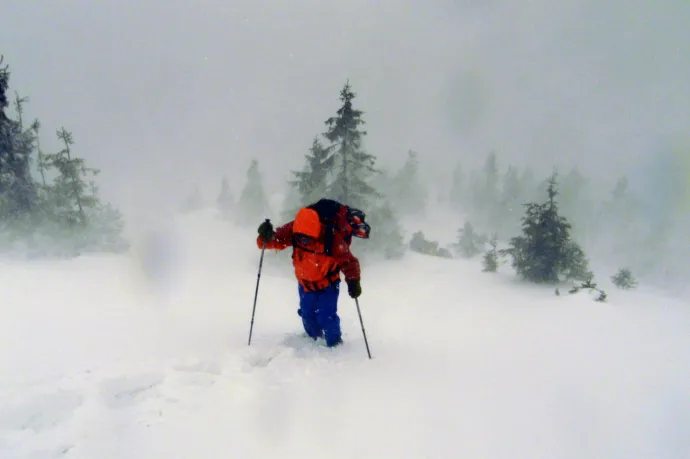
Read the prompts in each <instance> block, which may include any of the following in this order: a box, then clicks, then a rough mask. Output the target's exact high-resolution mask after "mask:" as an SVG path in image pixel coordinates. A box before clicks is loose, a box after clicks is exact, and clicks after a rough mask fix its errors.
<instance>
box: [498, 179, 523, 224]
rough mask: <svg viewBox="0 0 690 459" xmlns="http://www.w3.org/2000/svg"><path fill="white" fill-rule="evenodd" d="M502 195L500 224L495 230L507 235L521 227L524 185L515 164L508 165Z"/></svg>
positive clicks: (500, 200)
mask: <svg viewBox="0 0 690 459" xmlns="http://www.w3.org/2000/svg"><path fill="white" fill-rule="evenodd" d="M500 196H501V197H500V199H499V209H500V215H499V219H498V221H499V224H498V226H497V227H496V228H495V232H496V233H497V234H498V235H499V236H501V237H507V236H508V235H509V234H514V232H515V231H517V230H519V228H520V216H519V214H520V210H521V206H520V204H521V202H522V186H521V183H520V177H519V176H518V172H517V168H516V167H515V166H508V170H507V171H506V173H505V175H504V176H503V186H502V187H501V194H500Z"/></svg>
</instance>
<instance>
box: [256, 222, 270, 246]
mask: <svg viewBox="0 0 690 459" xmlns="http://www.w3.org/2000/svg"><path fill="white" fill-rule="evenodd" d="M258 231H259V236H261V239H263V241H264V242H268V241H270V240H271V239H273V234H274V233H273V225H272V224H271V222H270V221H268V220H266V221H265V222H263V223H262V224H260V225H259V229H258Z"/></svg>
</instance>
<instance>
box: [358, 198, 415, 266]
mask: <svg viewBox="0 0 690 459" xmlns="http://www.w3.org/2000/svg"><path fill="white" fill-rule="evenodd" d="M367 219H368V220H370V222H369V223H370V224H371V226H372V231H371V236H370V240H369V241H363V243H364V244H366V245H367V246H368V247H367V250H366V251H372V250H371V248H375V251H378V252H381V253H382V254H383V257H384V258H385V259H387V260H397V259H400V258H402V257H403V256H404V254H405V241H404V236H403V231H402V228H401V226H400V223H399V221H398V218H397V215H396V214H395V212H394V211H393V209H392V208H391V206H390V205H389V204H388V203H387V202H384V203H382V204H381V205H379V206H377V207H376V208H374V209H373V212H370V213H369V214H367ZM354 243H355V242H353V244H354ZM357 244H358V245H359V244H360V242H357Z"/></svg>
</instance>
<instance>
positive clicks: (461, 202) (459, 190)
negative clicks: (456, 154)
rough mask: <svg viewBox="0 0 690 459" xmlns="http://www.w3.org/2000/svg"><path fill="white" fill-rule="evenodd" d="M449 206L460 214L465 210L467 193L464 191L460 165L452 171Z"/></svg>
mask: <svg viewBox="0 0 690 459" xmlns="http://www.w3.org/2000/svg"><path fill="white" fill-rule="evenodd" d="M450 204H451V206H452V208H453V210H455V211H457V212H460V211H462V210H464V209H465V208H466V205H467V193H466V191H465V183H464V175H463V170H462V165H461V164H458V165H457V166H455V169H454V170H453V176H452V178H451V185H450Z"/></svg>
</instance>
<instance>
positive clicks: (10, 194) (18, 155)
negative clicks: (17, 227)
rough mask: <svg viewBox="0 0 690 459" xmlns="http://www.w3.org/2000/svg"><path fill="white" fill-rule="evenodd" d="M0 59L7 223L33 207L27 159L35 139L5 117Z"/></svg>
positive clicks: (1, 177) (1, 200)
mask: <svg viewBox="0 0 690 459" xmlns="http://www.w3.org/2000/svg"><path fill="white" fill-rule="evenodd" d="M2 62H3V59H2V57H0V218H1V219H2V220H3V221H4V222H5V223H6V224H10V225H11V223H10V222H12V221H14V222H18V221H20V220H25V219H26V218H27V217H28V216H29V215H30V213H31V212H32V211H33V209H34V207H35V205H36V189H35V184H34V181H33V178H32V177H31V170H30V158H31V153H32V151H33V148H34V147H33V145H34V141H35V138H34V136H33V133H32V131H24V130H23V129H22V126H21V124H20V123H19V122H18V121H15V120H12V119H10V118H9V117H8V116H7V114H6V113H5V109H6V108H7V106H8V105H9V100H8V98H7V91H8V88H9V76H10V74H9V71H8V67H7V66H5V67H2ZM26 100H27V99H26V98H20V97H19V96H17V98H16V101H15V109H16V110H17V111H18V112H19V114H20V116H21V113H23V103H24V102H25V101H26Z"/></svg>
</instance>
